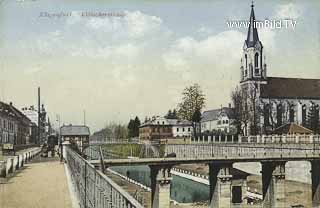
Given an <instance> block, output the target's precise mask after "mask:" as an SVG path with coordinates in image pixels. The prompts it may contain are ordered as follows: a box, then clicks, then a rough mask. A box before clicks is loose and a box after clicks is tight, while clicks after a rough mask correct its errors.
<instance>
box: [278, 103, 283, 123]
mask: <svg viewBox="0 0 320 208" xmlns="http://www.w3.org/2000/svg"><path fill="white" fill-rule="evenodd" d="M281 125H282V105H281V104H279V105H277V127H279V126H281Z"/></svg>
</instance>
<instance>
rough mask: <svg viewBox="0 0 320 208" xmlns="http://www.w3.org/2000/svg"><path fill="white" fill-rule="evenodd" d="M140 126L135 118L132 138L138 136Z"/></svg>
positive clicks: (138, 120)
mask: <svg viewBox="0 0 320 208" xmlns="http://www.w3.org/2000/svg"><path fill="white" fill-rule="evenodd" d="M140 125H141V122H140V119H139V118H138V116H136V117H135V119H134V130H133V133H134V134H133V136H134V137H137V136H139V126H140Z"/></svg>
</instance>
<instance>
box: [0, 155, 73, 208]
mask: <svg viewBox="0 0 320 208" xmlns="http://www.w3.org/2000/svg"><path fill="white" fill-rule="evenodd" d="M0 182H1V183H0V207H6V208H21V207H23V208H44V207H46V208H61V207H63V208H69V207H71V200H70V195H69V189H68V184H67V179H66V175H65V170H64V165H63V164H62V163H60V162H59V161H58V160H57V159H55V158H46V159H43V158H40V157H38V158H35V159H34V160H33V161H32V163H29V164H26V166H25V167H24V168H23V169H22V170H19V171H18V172H17V174H15V175H14V176H13V177H10V178H8V179H1V180H0Z"/></svg>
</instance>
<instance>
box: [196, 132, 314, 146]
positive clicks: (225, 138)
mask: <svg viewBox="0 0 320 208" xmlns="http://www.w3.org/2000/svg"><path fill="white" fill-rule="evenodd" d="M191 143H193V144H196V143H320V135H314V134H311V135H306V134H283V135H251V136H240V135H202V136H197V137H196V138H194V139H192V140H191Z"/></svg>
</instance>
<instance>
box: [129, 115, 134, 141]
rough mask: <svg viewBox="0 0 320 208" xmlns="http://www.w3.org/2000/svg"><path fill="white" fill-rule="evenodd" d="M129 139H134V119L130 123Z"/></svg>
mask: <svg viewBox="0 0 320 208" xmlns="http://www.w3.org/2000/svg"><path fill="white" fill-rule="evenodd" d="M128 137H129V138H131V137H134V120H132V119H130V121H129V123H128Z"/></svg>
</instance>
